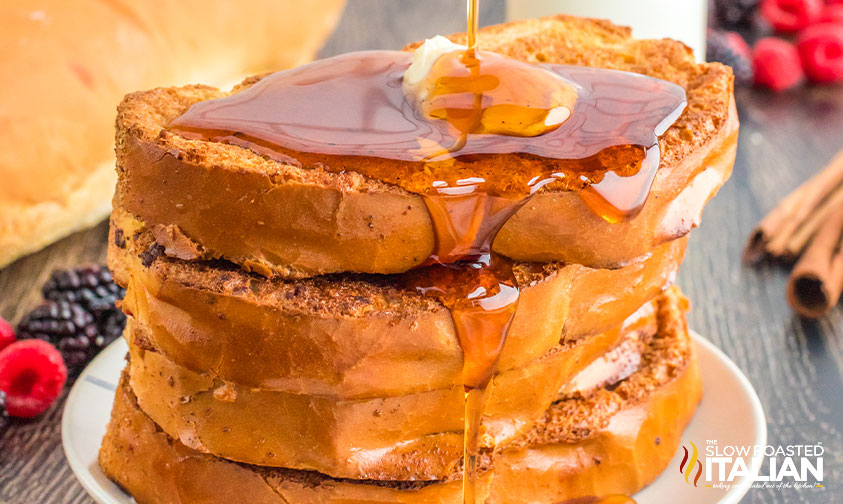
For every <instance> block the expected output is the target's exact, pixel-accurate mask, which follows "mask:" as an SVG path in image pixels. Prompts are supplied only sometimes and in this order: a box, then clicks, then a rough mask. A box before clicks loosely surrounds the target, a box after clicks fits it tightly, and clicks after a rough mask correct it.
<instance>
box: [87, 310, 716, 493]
mask: <svg viewBox="0 0 843 504" xmlns="http://www.w3.org/2000/svg"><path fill="white" fill-rule="evenodd" d="M668 304H669V303H668ZM672 306H674V308H672V309H678V307H675V303H674V305H672ZM662 316H665V314H664V312H663V314H662ZM670 327H671V329H669V330H666V331H664V332H663V333H659V334H658V335H656V337H655V338H654V339H653V343H652V345H651V348H653V350H652V351H650V350H648V351H645V353H644V356H645V357H644V358H645V361H646V362H647V364H645V365H643V366H642V368H641V369H640V370H639V371H637V372H636V373H634V374H633V375H632V376H630V377H629V378H628V379H627V380H626V381H624V382H621V384H620V385H619V386H618V388H616V389H615V390H614V391H606V392H605V393H603V392H600V393H598V394H595V395H594V396H593V397H595V398H598V397H599V399H596V400H595V402H593V403H592V404H591V406H592V407H595V408H597V409H599V410H611V411H612V414H611V415H610V416H609V417H608V418H607V419H606V418H603V419H600V420H599V421H597V422H595V423H594V424H593V426H592V427H591V428H589V429H585V430H583V429H582V428H579V427H577V426H576V425H574V424H571V423H570V422H568V423H564V424H561V425H560V426H559V427H558V428H549V427H550V424H551V423H552V422H551V421H545V422H544V425H545V426H546V427H548V428H546V429H545V431H546V432H553V433H554V434H553V435H543V436H542V438H541V439H540V440H536V442H535V443H534V444H526V443H521V444H519V445H513V446H511V447H508V448H506V449H504V450H503V451H501V452H499V453H497V454H495V455H494V456H493V457H491V458H490V457H485V458H484V460H485V461H486V463H488V464H489V466H487V467H486V468H485V470H484V472H483V477H482V483H481V491H480V495H483V496H487V495H488V497H486V500H485V502H487V503H504V502H505V503H512V502H517V503H521V502H524V503H526V502H533V503H548V504H550V503H554V502H558V501H559V500H560V499H562V498H563V497H564V498H576V497H585V496H590V495H606V494H612V493H621V494H629V495H631V494H634V493H635V492H636V491H638V490H639V489H640V488H642V487H643V486H644V485H646V484H647V483H649V482H650V481H652V480H653V479H655V477H656V476H657V475H658V474H659V473H660V472H661V471H662V470H663V469H664V467H666V465H667V463H668V462H669V461H670V459H671V458H672V456H673V454H674V452H675V450H676V447H677V446H678V444H679V441H680V436H681V432H682V430H683V429H684V427H685V425H687V423H688V421H689V420H690V418H691V416H692V415H693V411H694V409H695V408H696V405H697V403H698V402H699V398H700V377H699V370H698V367H697V364H696V359H695V358H694V357H693V354H692V348H691V345H690V341H689V339H688V334H687V332H685V331H684V323H682V322H679V323H676V324H671V325H670ZM663 358H664V359H666V360H663ZM667 370H669V371H667ZM625 383H629V385H625ZM621 387H625V390H622V389H621ZM632 390H635V391H637V392H635V393H634V394H633V396H632V397H630V398H629V400H626V399H625V396H624V394H625V393H627V392H630V391H632ZM579 400H581V399H580V398H570V399H567V401H579ZM563 402H565V401H563ZM604 403H605V404H606V405H605V406H604ZM609 404H611V405H612V406H609ZM554 407H556V406H554ZM555 418H558V417H555ZM584 421H586V419H583V420H581V421H580V422H579V424H582V423H583V422H584ZM176 461H178V463H175V462H176ZM100 465H101V467H103V470H104V471H105V473H106V475H107V476H108V477H109V478H111V479H112V480H114V481H116V482H117V483H118V484H120V485H121V486H123V487H124V488H125V489H126V490H127V491H128V492H129V493H131V494H132V495H134V496H135V498H136V500H137V501H138V502H139V504H162V503H167V504H189V503H193V502H198V499H199V497H198V496H199V495H201V496H202V498H203V499H205V500H201V502H203V503H205V504H215V503H218V502H219V503H222V502H228V501H226V500H225V497H226V496H231V495H235V494H238V495H241V496H243V497H248V499H249V502H259V503H264V502H266V503H274V504H282V503H286V502H296V503H314V504H315V503H321V502H326V501H344V500H345V501H354V502H395V503H434V502H435V503H445V502H447V503H451V502H453V503H455V504H456V503H459V502H461V499H462V493H461V482H460V481H459V477H458V475H455V474H450V475H448V477H447V478H446V479H444V480H439V481H433V482H410V481H396V482H388V481H371V480H349V479H333V478H330V477H327V476H324V475H322V474H319V473H315V472H309V471H297V470H290V469H270V468H262V467H257V466H249V465H243V464H236V463H233V462H229V461H226V460H224V459H220V458H217V457H214V456H212V455H208V454H203V453H200V452H198V451H195V450H192V449H190V448H188V447H186V446H184V445H183V444H181V443H179V442H178V441H176V440H173V439H172V438H170V437H168V436H167V435H166V434H164V433H163V432H162V431H161V429H160V427H158V426H157V425H156V424H155V423H153V422H152V420H150V419H149V417H147V416H146V415H145V414H144V413H143V412H141V411H140V410H139V409H138V406H137V403H136V402H135V398H134V395H133V393H132V391H131V390H130V389H129V387H128V386H127V380H125V379H124V380H123V385H122V386H121V387H120V388H119V389H118V391H117V400H116V403H115V408H114V411H113V413H112V420H111V423H110V425H109V429H108V433H107V434H106V438H105V440H104V442H103V447H102V449H101V451H100ZM212 489H213V490H212ZM194 492H195V493H194Z"/></svg>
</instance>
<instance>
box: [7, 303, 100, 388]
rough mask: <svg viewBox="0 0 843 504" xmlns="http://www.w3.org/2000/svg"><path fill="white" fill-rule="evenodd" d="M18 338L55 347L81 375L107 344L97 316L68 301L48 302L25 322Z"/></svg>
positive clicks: (21, 323)
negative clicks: (44, 342) (35, 340)
mask: <svg viewBox="0 0 843 504" xmlns="http://www.w3.org/2000/svg"><path fill="white" fill-rule="evenodd" d="M18 336H19V337H20V338H21V339H30V338H38V339H42V340H45V341H48V342H50V343H52V344H53V345H55V347H56V348H57V349H58V350H59V352H61V354H62V357H64V361H65V364H66V365H67V368H68V370H72V371H73V372H77V371H81V368H82V367H84V365H85V364H86V363H87V362H88V361H89V360H90V359H91V358H92V357H93V356H94V355H96V353H97V352H99V350H100V349H101V348H102V347H103V346H105V344H106V342H107V340H106V336H105V335H103V334H101V333H100V330H99V328H98V327H97V323H96V321H95V319H94V316H93V315H92V314H91V313H90V312H89V311H88V310H86V309H85V308H83V307H82V305H81V304H78V303H71V302H68V301H53V300H47V301H44V302H43V303H42V304H41V305H40V306H38V307H36V308H35V309H34V310H32V311H31V312H29V314H27V315H26V316H25V317H24V318H23V320H21V322H20V324H19V325H18Z"/></svg>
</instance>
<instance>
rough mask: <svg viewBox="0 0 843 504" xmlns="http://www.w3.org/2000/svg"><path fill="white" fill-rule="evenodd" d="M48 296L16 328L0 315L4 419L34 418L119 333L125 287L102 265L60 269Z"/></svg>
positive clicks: (0, 400) (47, 288) (0, 398)
mask: <svg viewBox="0 0 843 504" xmlns="http://www.w3.org/2000/svg"><path fill="white" fill-rule="evenodd" d="M42 292H43V294H44V298H45V299H44V302H43V303H42V304H41V305H40V306H38V307H36V308H35V309H34V310H32V311H31V312H30V313H29V314H27V315H26V316H25V317H24V318H23V320H22V321H21V322H20V324H19V325H18V330H17V335H16V334H15V330H14V329H13V328H12V326H11V325H9V324H8V323H7V322H6V321H5V320H3V319H2V318H0V421H3V420H4V419H5V417H7V416H12V417H18V418H33V417H36V416H38V415H40V414H41V413H43V412H45V411H46V410H47V409H48V408H49V407H50V405H52V404H53V402H55V400H56V399H57V398H58V396H59V395H60V394H61V391H62V390H63V388H64V385H65V383H66V382H67V378H68V373H70V375H71V376H73V375H75V374H77V373H78V372H79V371H81V370H82V368H83V367H84V365H85V364H87V363H88V362H89V361H90V360H91V358H93V356H94V355H96V354H97V353H98V352H99V351H100V349H102V348H103V347H104V346H105V345H107V344H108V343H110V342H111V341H113V340H114V339H116V338H117V337H119V336H120V334H121V333H122V331H123V327H124V326H125V324H126V316H125V315H124V314H123V313H122V312H121V311H120V310H118V309H117V307H116V306H115V303H116V301H117V300H118V299H120V298H122V297H123V294H124V292H123V290H122V289H121V288H120V287H118V286H117V285H115V284H114V282H113V281H112V279H111V274H110V273H109V272H108V270H106V269H105V268H103V267H101V266H88V267H84V268H77V269H70V270H59V271H56V272H54V273H53V275H52V276H51V277H50V280H49V281H48V282H47V283H46V284H45V285H44V287H43V290H42ZM18 337H20V340H18Z"/></svg>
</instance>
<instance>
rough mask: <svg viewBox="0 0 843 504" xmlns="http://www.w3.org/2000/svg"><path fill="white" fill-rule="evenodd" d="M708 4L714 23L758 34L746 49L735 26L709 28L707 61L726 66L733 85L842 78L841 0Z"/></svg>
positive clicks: (720, 0)
mask: <svg viewBox="0 0 843 504" xmlns="http://www.w3.org/2000/svg"><path fill="white" fill-rule="evenodd" d="M713 9H714V14H713V19H715V21H717V22H718V23H719V25H720V26H723V27H726V28H734V29H737V30H742V31H746V29H749V31H750V32H752V33H754V34H756V35H758V34H760V35H762V36H761V37H760V38H759V40H757V41H756V42H755V44H754V46H753V48H752V49H751V50H750V48H749V45H748V44H747V43H746V41H745V40H744V38H743V37H742V36H741V35H739V34H738V32H736V31H724V30H718V29H713V30H710V31H709V35H708V41H707V51H708V57H709V60H711V61H720V62H722V63H725V64H727V65H730V66H731V67H732V68H733V69H734V71H735V80H736V82H737V83H738V84H749V83H752V82H754V83H755V84H756V85H759V86H762V87H766V88H769V89H772V90H774V91H784V90H787V89H790V88H793V87H795V86H798V85H799V84H801V83H803V82H804V81H805V80H808V81H811V82H813V83H820V84H824V83H834V82H841V81H843V1H841V0H826V1H823V0H716V1H715V3H714V6H713ZM774 32H775V33H777V34H778V35H779V36H772V34H773V33H774Z"/></svg>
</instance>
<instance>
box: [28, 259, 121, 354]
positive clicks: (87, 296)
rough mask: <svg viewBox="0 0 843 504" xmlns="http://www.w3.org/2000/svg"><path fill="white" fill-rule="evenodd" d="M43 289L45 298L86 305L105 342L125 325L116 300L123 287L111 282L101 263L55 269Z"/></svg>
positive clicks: (111, 338) (109, 340) (118, 333)
mask: <svg viewBox="0 0 843 504" xmlns="http://www.w3.org/2000/svg"><path fill="white" fill-rule="evenodd" d="M42 292H43V294H44V298H46V299H49V300H52V301H67V302H70V303H77V304H80V305H81V306H82V307H83V308H85V310H87V311H88V312H89V313H90V314H91V315H93V316H94V321H95V322H96V325H97V328H98V329H99V334H100V335H101V336H102V337H103V338H104V341H105V344H108V343H111V342H112V341H114V340H115V339H116V338H118V337H119V336H120V334H121V333H122V332H123V328H124V327H125V326H126V315H124V314H123V312H122V311H121V310H120V309H118V308H117V306H116V304H115V303H116V302H117V301H118V300H120V299H123V296H124V295H125V294H126V291H125V290H124V289H123V288H122V287H120V286H119V285H117V284H115V283H114V280H113V279H112V277H111V273H110V272H109V271H108V269H106V268H105V267H103V266H99V265H96V264H95V265H91V266H84V267H81V268H74V269H67V270H57V271H54V272H53V274H52V275H51V276H50V279H49V280H48V281H47V283H45V284H44V287H43V288H42Z"/></svg>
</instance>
